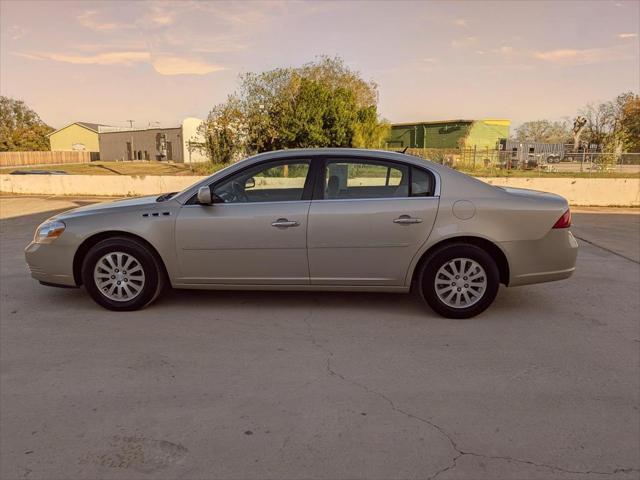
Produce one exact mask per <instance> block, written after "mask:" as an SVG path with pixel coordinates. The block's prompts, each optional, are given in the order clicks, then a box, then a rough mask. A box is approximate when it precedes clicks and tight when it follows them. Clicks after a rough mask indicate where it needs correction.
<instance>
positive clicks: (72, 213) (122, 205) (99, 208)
mask: <svg viewBox="0 0 640 480" xmlns="http://www.w3.org/2000/svg"><path fill="white" fill-rule="evenodd" d="M157 198H158V195H149V196H147V197H138V198H126V199H123V200H114V201H111V202H102V203H95V204H93V205H86V206H84V207H78V208H74V209H73V210H67V211H66V212H62V213H60V214H58V215H56V216H55V217H52V218H54V219H56V220H64V219H65V218H73V217H81V216H85V215H94V214H100V213H110V212H113V211H114V210H119V209H128V208H135V207H143V206H146V205H155V204H156V199H157Z"/></svg>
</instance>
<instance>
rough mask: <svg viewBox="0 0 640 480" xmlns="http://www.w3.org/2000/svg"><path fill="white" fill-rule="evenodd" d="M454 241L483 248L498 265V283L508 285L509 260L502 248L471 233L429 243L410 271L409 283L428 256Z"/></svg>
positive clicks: (414, 278) (414, 279) (454, 242)
mask: <svg viewBox="0 0 640 480" xmlns="http://www.w3.org/2000/svg"><path fill="white" fill-rule="evenodd" d="M456 243H466V244H470V245H475V246H476V247H480V248H482V249H483V250H485V251H486V252H487V253H488V254H489V255H491V258H493V260H494V261H495V262H496V265H497V267H498V272H499V273H500V283H502V284H504V285H509V275H510V270H509V260H508V259H507V256H506V255H505V253H504V252H503V251H502V249H501V248H500V247H499V246H498V245H496V244H495V243H494V242H492V241H491V240H488V239H486V238H483V237H474V236H472V235H467V236H460V237H449V238H446V239H444V240H440V241H439V242H437V243H435V244H433V245H431V246H430V247H429V248H428V249H427V250H426V251H425V252H424V253H423V254H422V255H421V256H420V259H419V260H418V262H417V263H416V265H415V267H414V269H413V272H412V273H411V284H412V285H413V284H414V283H415V282H416V280H417V278H416V276H417V275H418V272H420V270H421V268H422V265H424V263H425V262H426V261H427V260H428V259H429V257H430V256H431V255H432V254H433V252H435V251H436V250H439V249H440V248H442V247H444V246H446V245H453V244H456Z"/></svg>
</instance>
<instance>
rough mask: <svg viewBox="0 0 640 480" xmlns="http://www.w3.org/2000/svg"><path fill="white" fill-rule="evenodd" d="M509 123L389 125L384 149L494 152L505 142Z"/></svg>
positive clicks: (469, 121) (490, 121)
mask: <svg viewBox="0 0 640 480" xmlns="http://www.w3.org/2000/svg"><path fill="white" fill-rule="evenodd" d="M510 125H511V121H510V120H504V119H494V118H487V119H484V120H443V121H436V122H414V123H396V124H392V125H391V132H390V134H389V138H388V140H387V147H388V148H405V147H409V148H474V147H477V148H491V149H493V148H496V145H497V143H498V140H500V139H501V138H509V126H510Z"/></svg>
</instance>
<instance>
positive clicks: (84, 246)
mask: <svg viewBox="0 0 640 480" xmlns="http://www.w3.org/2000/svg"><path fill="white" fill-rule="evenodd" d="M113 237H123V238H128V239H131V240H135V241H136V242H138V243H141V244H142V245H144V246H145V247H146V248H148V249H149V251H150V252H151V254H152V255H153V256H154V258H155V259H156V261H157V262H158V265H160V267H161V269H162V274H163V275H164V277H165V279H167V280H168V279H169V275H168V273H167V267H166V266H165V264H164V261H163V260H162V257H161V256H160V254H159V253H158V250H157V249H156V248H155V247H154V246H153V245H152V244H151V243H150V242H149V241H148V240H145V239H144V238H142V237H141V236H139V235H136V234H134V233H131V232H125V231H121V230H108V231H105V232H99V233H94V234H93V235H91V236H89V237H87V238H85V239H84V241H83V242H82V243H81V244H80V246H79V247H78V248H77V249H76V253H75V254H74V256H73V280H74V281H75V283H76V285H78V286H80V285H82V262H83V261H84V259H85V257H86V256H87V253H88V252H89V250H91V248H92V247H93V246H94V245H97V244H98V243H100V242H101V241H103V240H107V239H109V238H113Z"/></svg>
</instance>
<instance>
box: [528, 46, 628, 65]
mask: <svg viewBox="0 0 640 480" xmlns="http://www.w3.org/2000/svg"><path fill="white" fill-rule="evenodd" d="M534 57H535V58H537V59H538V60H542V61H545V62H549V63H555V64H558V65H591V64H594V63H603V62H610V61H616V60H627V59H629V58H633V57H632V56H630V55H629V54H628V53H627V52H626V51H624V50H622V49H620V48H617V47H610V48H585V49H571V48H566V49H558V50H548V51H545V52H535V53H534Z"/></svg>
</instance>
